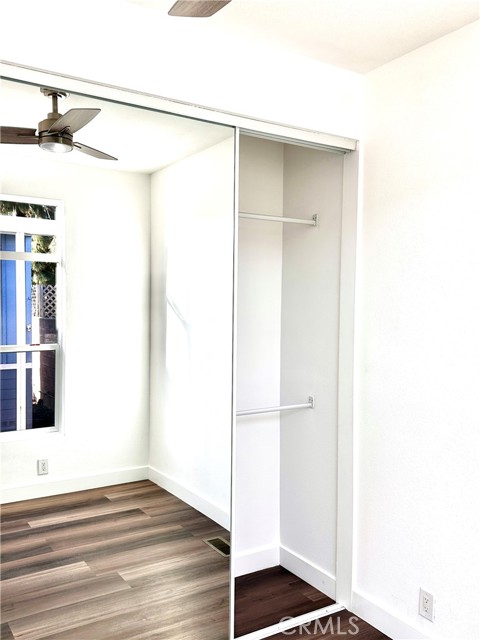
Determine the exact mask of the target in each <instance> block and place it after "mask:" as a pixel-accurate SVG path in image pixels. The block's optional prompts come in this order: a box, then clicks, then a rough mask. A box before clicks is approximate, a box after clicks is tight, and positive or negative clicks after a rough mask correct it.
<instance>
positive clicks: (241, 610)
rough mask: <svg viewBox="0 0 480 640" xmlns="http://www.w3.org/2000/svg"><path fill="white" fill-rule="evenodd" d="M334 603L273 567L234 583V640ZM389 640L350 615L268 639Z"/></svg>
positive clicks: (311, 623) (292, 576)
mask: <svg viewBox="0 0 480 640" xmlns="http://www.w3.org/2000/svg"><path fill="white" fill-rule="evenodd" d="M334 602H335V601H334V600H332V599H331V598H329V597H328V596H327V595H325V594H324V593H322V592H321V591H318V590H317V589H315V588H314V587H312V586H311V585H309V584H308V583H307V582H304V581H303V580H301V579H300V578H298V577H297V576H295V575H294V574H292V573H290V571H287V569H285V568H284V567H280V566H279V567H272V568H270V569H264V570H262V571H256V572H255V573H250V574H248V575H244V576H241V577H239V578H236V579H235V637H240V636H242V635H245V634H247V633H251V632H252V631H257V630H258V629H262V628H264V627H268V626H270V625H273V624H276V623H278V622H280V620H282V619H284V618H287V617H292V618H293V617H296V616H300V615H302V614H304V613H309V612H311V611H315V609H321V608H322V607H327V606H328V605H331V604H334ZM345 636H347V637H352V638H358V639H359V640H360V639H361V640H390V639H389V638H388V637H387V636H386V635H384V634H383V633H381V632H380V631H378V630H377V629H375V628H374V627H372V626H371V625H369V624H367V623H366V622H364V621H363V620H360V619H359V618H358V617H356V616H354V615H353V614H352V613H350V612H349V611H342V612H340V613H335V614H332V615H331V616H328V617H325V618H321V619H320V620H317V621H312V622H310V623H308V624H304V625H302V626H301V627H298V628H297V629H290V630H289V631H288V632H286V633H285V632H284V633H279V634H277V635H275V636H271V640H274V639H275V640H285V638H287V637H288V638H294V639H295V638H310V639H311V640H316V639H320V638H321V639H322V640H326V639H328V638H338V637H345Z"/></svg>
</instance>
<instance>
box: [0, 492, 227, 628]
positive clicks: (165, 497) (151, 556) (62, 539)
mask: <svg viewBox="0 0 480 640" xmlns="http://www.w3.org/2000/svg"><path fill="white" fill-rule="evenodd" d="M214 536H222V537H226V538H227V539H228V532H226V531H225V530H224V529H222V528H221V527H219V525H217V524H216V523H214V522H212V521H211V520H209V519H208V518H207V517H205V516H204V515H202V514H201V513H199V512H198V511H195V510H194V509H192V508H191V507H189V506H188V505H186V504H185V503H184V502H182V501H181V500H178V499H177V498H175V497H174V496H172V495H171V494H169V493H168V492H166V491H164V490H163V489H160V488H159V487H158V486H157V485H155V484H153V483H152V482H150V481H142V482H135V483H129V484H123V485H116V486H112V487H104V488H102V489H93V490H88V491H80V492H77V493H70V494H66V495H60V496H54V497H50V498H41V499H36V500H29V501H25V502H17V503H11V504H7V505H4V506H3V508H2V538H1V551H2V567H1V568H2V582H1V603H2V604H1V607H2V624H1V639H2V640H18V639H22V640H47V639H48V640H151V639H153V638H155V639H158V640H226V638H228V612H229V606H228V600H229V586H228V585H229V560H228V558H224V557H223V556H221V555H220V554H219V553H217V552H216V551H215V550H214V549H212V548H211V547H209V546H208V545H207V544H205V542H203V538H207V537H214Z"/></svg>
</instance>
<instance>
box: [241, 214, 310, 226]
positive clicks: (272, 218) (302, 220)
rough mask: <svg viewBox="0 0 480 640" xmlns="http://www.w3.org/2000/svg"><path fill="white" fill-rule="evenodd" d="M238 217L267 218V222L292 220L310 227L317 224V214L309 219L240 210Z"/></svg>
mask: <svg viewBox="0 0 480 640" xmlns="http://www.w3.org/2000/svg"><path fill="white" fill-rule="evenodd" d="M238 216H239V218H250V219H251V220H268V221H269V222H293V223H295V224H307V225H310V226H311V227H316V226H318V215H314V216H313V217H312V218H311V220H307V219H305V218H285V217H284V216H268V215H265V214H264V213H247V212H246V211H240V212H239V214H238Z"/></svg>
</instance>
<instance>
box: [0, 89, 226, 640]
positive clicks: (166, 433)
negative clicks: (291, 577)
mask: <svg viewBox="0 0 480 640" xmlns="http://www.w3.org/2000/svg"><path fill="white" fill-rule="evenodd" d="M1 90H2V105H1V118H0V120H1V125H2V126H9V127H32V128H35V127H36V126H37V123H38V122H39V121H41V120H42V119H43V118H45V117H46V113H47V111H49V109H50V106H49V104H48V103H47V101H46V98H45V96H44V95H43V94H42V92H41V91H40V88H39V87H37V86H33V85H29V84H22V83H18V82H13V81H7V80H3V81H2V86H1ZM77 108H78V109H88V108H95V109H97V108H99V109H101V113H100V114H99V115H98V117H95V119H93V120H92V121H91V122H89V123H88V126H85V128H82V130H81V131H79V132H78V134H75V139H76V138H77V135H78V138H79V139H80V140H81V143H82V144H84V145H87V146H89V147H92V148H94V149H102V150H104V151H107V152H108V153H109V154H112V155H113V156H114V157H116V158H118V161H115V162H112V161H110V160H106V159H101V158H97V157H93V156H91V155H88V154H83V153H79V152H78V150H76V149H73V151H72V152H71V153H62V154H53V153H49V152H48V151H44V150H42V149H41V148H40V147H39V146H38V145H37V144H2V145H0V154H1V160H2V167H4V171H3V176H2V178H3V182H2V189H3V191H4V192H5V193H7V194H18V195H21V196H29V197H30V196H31V197H32V198H33V200H32V201H33V202H38V201H39V200H41V199H42V198H43V199H52V198H54V199H56V200H58V201H61V202H62V203H63V207H64V218H65V222H64V226H65V235H64V238H65V260H64V262H62V264H61V272H62V274H63V276H64V277H63V278H62V282H61V283H60V286H61V287H63V288H64V293H65V315H64V323H63V325H61V324H60V326H59V333H60V334H61V335H59V351H58V353H57V354H56V357H57V370H58V372H59V374H60V376H61V378H62V383H63V392H62V397H61V408H62V411H61V417H62V419H61V421H60V423H61V424H60V428H61V430H62V432H63V433H62V437H61V438H59V439H55V440H54V441H53V440H49V439H48V437H49V435H50V434H45V438H44V439H43V440H42V446H41V447H40V448H38V447H34V449H35V451H34V453H33V454H32V453H31V451H32V443H31V442H30V441H29V440H28V438H22V439H18V438H17V439H12V436H14V435H16V434H11V433H10V434H2V437H10V438H11V439H10V440H8V442H7V441H6V442H5V447H4V449H3V458H2V472H3V474H4V476H3V479H2V481H4V485H5V487H6V489H7V491H6V492H5V493H4V498H7V501H12V502H13V501H16V500H23V499H27V498H40V497H41V496H42V495H48V494H50V495H52V494H65V496H60V498H59V499H58V500H57V499H54V498H51V499H47V498H42V500H44V502H42V503H38V506H35V507H34V506H33V505H34V503H31V502H30V503H28V504H29V505H30V507H29V508H30V509H34V510H35V509H39V510H41V511H42V514H43V515H42V517H43V518H44V520H45V522H44V523H43V524H42V536H43V538H44V539H45V540H46V544H47V545H52V546H53V547H55V548H57V547H56V546H55V545H57V546H58V544H60V545H61V547H62V549H64V550H65V554H67V555H68V553H67V549H68V541H66V540H63V542H61V543H60V542H58V531H57V529H58V526H57V525H55V523H60V522H63V520H62V516H61V513H63V510H66V511H67V513H70V514H71V517H69V518H67V520H68V523H67V522H65V523H64V524H62V525H61V526H67V524H69V525H70V524H71V525H72V526H73V527H74V529H73V530H72V532H71V534H70V533H69V534H68V535H72V536H73V537H75V535H76V534H75V531H77V532H80V531H81V532H82V535H81V537H80V538H79V539H77V542H76V543H75V545H76V550H77V551H76V553H77V555H78V557H79V558H80V557H81V558H82V562H84V563H86V565H85V566H86V569H85V570H86V571H87V573H89V576H91V579H92V581H93V582H92V589H91V590H89V596H88V598H89V605H88V606H86V605H85V603H84V596H82V592H81V584H80V582H81V581H80V582H79V586H78V589H79V591H78V592H77V586H76V582H75V581H73V582H72V581H71V580H70V578H69V580H68V582H69V587H68V599H69V603H68V605H67V604H66V602H63V601H62V603H60V604H59V605H58V608H55V609H54V610H53V611H51V610H49V611H48V616H47V617H48V624H49V625H53V626H52V627H51V628H55V633H57V632H61V631H62V629H64V630H65V631H66V632H68V633H70V634H74V633H75V630H76V626H75V625H78V628H79V629H80V628H81V629H82V630H83V631H85V633H86V635H88V637H92V638H94V637H95V638H98V639H99V640H100V638H102V637H106V636H105V634H106V633H107V627H108V625H110V629H112V628H115V629H116V630H121V629H124V630H125V631H124V636H121V635H120V633H119V635H118V636H117V635H116V637H126V638H127V637H128V638H130V637H134V636H135V637H136V636H140V635H141V634H142V633H145V634H148V635H152V637H153V636H154V635H155V634H158V637H160V636H162V637H163V635H165V637H168V638H169V639H170V640H177V639H178V640H180V639H181V640H185V639H190V638H191V639H192V640H193V639H195V640H198V639H202V638H205V640H207V639H208V640H215V639H217V640H225V639H226V638H227V637H228V615H229V608H228V601H229V558H228V555H227V556H225V555H224V553H225V551H226V550H227V551H228V544H225V541H226V542H227V543H228V541H229V538H230V482H231V471H230V459H231V414H232V409H231V395H232V393H231V387H232V316H233V313H232V300H233V275H232V274H233V233H234V214H233V203H234V197H233V188H234V185H233V180H234V136H233V130H232V129H231V128H229V127H225V126H221V125H214V124H211V123H206V122H202V121H198V120H191V119H188V118H185V117H179V116H175V115H171V114H167V113H161V112H157V111H154V110H152V109H142V108H139V107H133V106H131V105H126V104H120V103H114V102H109V101H107V100H101V99H98V98H96V97H94V96H85V95H75V94H73V93H71V94H70V95H68V96H67V97H65V98H59V111H60V112H61V113H65V112H66V111H67V110H69V109H77ZM0 232H2V234H5V235H7V234H8V229H7V228H5V229H0ZM2 238H3V235H2ZM6 241H7V240H5V242H6ZM2 242H3V240H2ZM31 243H32V246H29V247H26V246H25V247H24V249H23V251H24V252H28V251H35V252H41V253H42V255H47V254H49V252H50V251H51V243H50V238H48V237H46V236H41V234H40V235H35V236H32V237H31ZM45 243H46V244H48V247H47V246H46V244H45ZM17 251H18V249H17ZM27 257H28V256H27ZM23 259H26V258H25V255H24V256H23ZM5 262H9V260H8V259H7V258H6V259H5ZM40 262H41V261H40ZM2 264H3V263H2ZM2 285H3V280H2ZM4 303H5V304H4ZM5 305H6V293H5V288H2V310H3V309H4V308H5ZM20 342H22V341H20ZM39 342H41V340H39ZM4 345H5V341H4V340H3V339H2V348H4V349H6V347H5V346H4ZM42 348H43V347H42ZM44 355H45V354H44V353H43V352H42V353H41V354H35V355H34V356H33V357H32V362H31V363H30V367H31V368H30V371H33V370H34V366H33V363H34V358H38V357H39V356H40V357H43V356H44ZM20 357H21V358H25V354H24V353H23V354H22V353H21V354H18V353H6V352H5V353H2V361H1V362H2V364H1V367H2V368H3V367H4V366H9V367H16V366H17V363H18V359H19V358H20ZM29 357H30V355H29ZM4 360H5V361H4ZM7 360H8V362H7ZM27 368H28V366H27ZM37 368H38V367H37ZM39 368H40V370H42V365H41V364H40V365H39ZM43 368H44V367H43ZM2 374H3V371H2ZM33 384H35V383H34V381H32V385H33ZM3 400H4V396H3V395H2V403H3ZM57 401H58V399H57ZM2 411H3V405H2ZM2 415H3V414H2ZM24 435H25V436H29V435H30V433H25V434H24ZM32 455H33V456H34V457H35V460H34V461H33V460H32ZM37 457H39V458H41V459H42V460H44V459H47V460H48V477H47V478H46V479H45V480H46V481H48V483H45V482H42V483H40V481H37V478H36V477H35V478H33V479H32V470H31V467H32V468H33V465H35V473H36V459H37ZM19 461H20V462H19ZM146 478H148V481H145V479H146ZM42 481H43V479H42ZM109 485H115V486H110V487H109V489H108V490H100V489H91V491H92V492H93V493H88V495H87V494H85V496H84V497H83V494H81V493H70V492H71V491H78V490H82V489H90V488H91V487H102V486H109ZM69 500H71V502H69ZM15 504H16V506H15V509H16V511H14V510H13V506H12V507H11V511H8V509H9V506H6V507H5V511H4V513H6V514H7V516H6V517H8V518H11V519H14V518H18V513H19V512H20V511H19V510H20V509H21V508H22V506H21V505H22V503H20V502H19V503H15ZM36 504H37V503H35V505H36ZM87 507H88V509H93V512H90V511H89V512H88V513H89V515H86V513H87V511H86V509H87ZM25 508H26V507H25ZM27 511H28V510H27ZM31 513H32V511H31V510H30V511H28V514H29V515H25V518H27V519H28V518H30V517H31ZM82 514H83V515H82ZM82 518H86V519H87V520H82ZM113 521H114V522H115V527H111V526H110V524H111V523H112V522H113ZM42 522H43V521H42ZM109 523H110V524H109ZM97 527H98V528H97ZM69 531H70V530H69ZM102 531H108V534H107V535H106V536H105V534H104V533H102ZM28 533H29V532H28V531H27V530H25V531H23V529H22V531H21V532H20V533H17V534H16V535H17V538H19V539H20V543H19V544H21V540H22V539H24V538H25V537H26V536H27V535H28ZM89 536H92V537H91V538H89ZM67 537H68V536H67ZM72 539H73V538H72ZM217 539H220V543H221V544H220V546H221V551H222V552H223V554H221V553H219V551H217V548H216V540H217ZM89 540H91V541H92V542H91V544H92V545H93V546H95V548H96V551H95V552H92V549H93V546H89V544H90V542H89ZM212 540H213V542H212ZM12 544H15V541H12ZM29 553H30V552H29ZM62 553H63V552H62ZM82 554H83V555H82ZM47 556H48V554H47ZM35 557H36V556H35V554H33V555H32V561H31V562H32V567H33V566H34V565H35ZM46 559H47V558H46V556H45V558H44V560H46ZM24 562H25V567H24V569H23V571H26V572H27V574H28V569H26V567H27V564H28V566H30V564H29V563H30V560H28V559H27V558H25V560H24ZM110 563H111V564H110ZM100 565H101V566H102V567H103V569H102V570H100V569H99V567H100ZM35 566H36V565H35ZM69 567H70V565H69V564H68V562H67V565H66V567H63V568H62V569H58V568H57V569H56V568H55V567H52V568H51V571H52V572H53V574H52V575H55V576H56V575H58V576H59V581H60V582H58V584H57V583H55V584H50V587H51V588H54V589H56V590H57V591H58V592H59V593H60V592H61V591H62V587H61V584H63V583H62V580H64V579H65V575H66V572H67V568H69ZM44 568H45V570H47V571H48V570H49V568H48V566H45V567H44ZM70 568H71V567H70ZM31 570H32V572H33V571H34V568H32V569H31ZM100 574H102V575H107V574H108V576H109V577H108V579H107V578H102V584H99V582H98V580H97V578H94V576H97V575H100ZM4 575H5V574H4ZM62 576H63V577H62ZM110 578H111V579H110ZM88 579H90V578H88ZM107 583H108V584H107ZM12 585H13V583H12ZM125 590H126V591H125ZM44 596H45V597H44ZM31 597H32V599H33V598H34V600H35V606H34V608H35V611H33V612H31V615H30V622H28V621H27V620H26V618H25V619H23V618H22V617H21V616H19V615H16V616H12V617H11V618H6V619H5V620H4V621H3V622H4V623H5V624H9V625H13V626H15V625H16V628H18V629H20V627H22V628H24V627H25V626H26V625H27V624H30V623H31V624H36V625H39V628H40V627H41V628H42V629H43V627H42V625H45V624H47V621H46V616H45V611H44V608H45V607H46V606H47V600H46V599H45V598H46V595H45V594H42V593H40V592H39V590H38V589H36V590H35V593H34V594H33V593H32V594H31ZM22 598H23V596H22ZM76 598H78V600H77V599H76ZM97 601H98V604H99V606H98V607H97V608H96V603H97ZM32 602H33V600H32ZM100 603H101V606H100ZM32 606H33V605H32ZM64 607H67V609H68V610H67V609H64ZM69 607H73V608H74V609H75V611H76V614H75V616H72V615H67V614H68V612H69V611H70V609H69ZM96 609H98V613H97V614H95V613H93V617H92V615H90V614H91V612H92V611H93V612H94V611H96ZM89 612H90V613H89ZM32 616H33V618H32ZM62 616H63V617H62ZM14 618H15V619H14ZM105 625H107V627H106V626H105ZM49 629H50V627H49ZM43 630H44V635H45V636H48V635H49V634H50V631H49V630H48V629H46V628H45V629H43ZM83 631H82V632H80V631H79V632H78V633H79V634H80V635H82V634H83ZM125 634H126V635H125ZM50 635H51V634H50ZM84 635H85V634H84Z"/></svg>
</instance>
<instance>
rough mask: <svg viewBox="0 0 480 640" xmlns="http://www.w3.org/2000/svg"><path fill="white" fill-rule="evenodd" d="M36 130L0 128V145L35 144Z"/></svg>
mask: <svg viewBox="0 0 480 640" xmlns="http://www.w3.org/2000/svg"><path fill="white" fill-rule="evenodd" d="M35 131H36V129H26V128H25V127H0V142H1V143H2V144H37V143H38V138H37V136H36V135H35Z"/></svg>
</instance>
